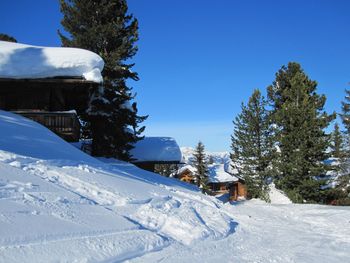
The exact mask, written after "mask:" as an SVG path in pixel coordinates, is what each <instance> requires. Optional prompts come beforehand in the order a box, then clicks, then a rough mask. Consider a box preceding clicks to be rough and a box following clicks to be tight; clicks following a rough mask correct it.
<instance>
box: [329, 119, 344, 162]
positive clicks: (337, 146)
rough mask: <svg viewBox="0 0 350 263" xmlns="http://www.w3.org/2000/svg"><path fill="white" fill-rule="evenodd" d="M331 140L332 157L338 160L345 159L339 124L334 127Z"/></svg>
mask: <svg viewBox="0 0 350 263" xmlns="http://www.w3.org/2000/svg"><path fill="white" fill-rule="evenodd" d="M331 140H332V141H331V149H332V152H331V156H332V157H334V158H337V159H342V158H343V157H344V147H343V136H342V134H341V132H340V128H339V125H338V123H336V124H335V125H334V130H333V132H332V135H331Z"/></svg>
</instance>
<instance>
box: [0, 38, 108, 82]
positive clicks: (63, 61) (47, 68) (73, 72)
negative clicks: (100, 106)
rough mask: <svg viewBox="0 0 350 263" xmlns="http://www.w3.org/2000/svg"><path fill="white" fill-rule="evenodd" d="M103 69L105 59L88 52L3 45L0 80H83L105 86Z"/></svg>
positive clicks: (14, 44)
mask: <svg viewBox="0 0 350 263" xmlns="http://www.w3.org/2000/svg"><path fill="white" fill-rule="evenodd" d="M103 67H104V62H103V59H102V58H101V57H100V56H98V55H97V54H95V53H93V52H91V51H88V50H84V49H79V48H65V47H40V46H31V45H25V44H19V43H12V42H6V41H0V78H11V79H38V78H52V77H83V78H85V79H86V80H89V81H93V82H102V80H103V79H102V75H101V71H102V70H103Z"/></svg>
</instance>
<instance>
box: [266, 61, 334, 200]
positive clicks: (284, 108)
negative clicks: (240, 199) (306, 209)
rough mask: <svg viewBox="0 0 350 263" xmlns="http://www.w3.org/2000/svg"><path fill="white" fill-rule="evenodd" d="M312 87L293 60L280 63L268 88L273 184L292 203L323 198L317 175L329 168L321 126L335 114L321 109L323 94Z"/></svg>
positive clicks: (319, 176) (324, 100)
mask: <svg viewBox="0 0 350 263" xmlns="http://www.w3.org/2000/svg"><path fill="white" fill-rule="evenodd" d="M316 87H317V83H316V81H313V80H310V79H309V77H308V76H307V75H306V74H305V73H304V71H303V70H302V68H301V66H300V65H299V64H298V63H294V62H290V63H288V66H283V67H282V68H281V69H280V70H279V71H278V72H277V74H276V80H275V81H274V82H273V84H272V85H271V86H269V87H268V97H269V100H270V102H271V105H272V107H273V115H272V116H273V122H274V123H275V125H276V128H277V129H276V131H277V137H276V138H277V142H278V146H279V148H280V153H279V154H278V159H277V162H275V170H276V171H277V172H278V176H277V181H276V185H277V186H278V187H279V188H282V189H283V190H284V191H286V193H287V194H288V195H289V197H290V198H291V199H292V200H293V201H294V202H303V201H307V202H322V201H323V191H322V189H323V188H322V185H324V184H325V180H321V179H320V178H322V176H323V175H325V174H326V172H327V170H328V169H329V167H327V165H326V164H325V160H326V159H327V158H329V154H328V153H327V151H326V150H327V148H328V147H329V144H330V136H329V135H328V134H326V133H325V131H324V129H325V128H326V127H327V126H328V125H329V123H330V122H331V121H332V120H333V119H334V118H335V114H331V115H329V114H327V113H326V112H325V111H324V105H325V102H326V97H325V96H324V95H319V94H317V92H316Z"/></svg>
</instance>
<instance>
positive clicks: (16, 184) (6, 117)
mask: <svg viewBox="0 0 350 263" xmlns="http://www.w3.org/2000/svg"><path fill="white" fill-rule="evenodd" d="M0 139H1V140H0V262H121V261H126V260H128V261H130V262H157V261H162V262H215V261H219V260H220V261H222V262H327V263H328V262H348V261H349V258H350V222H349V218H350V209H349V208H345V207H328V206H317V205H293V204H278V205H277V204H276V205H274V204H266V203H263V202H259V201H247V202H243V203H240V204H234V205H232V204H229V203H226V204H223V203H221V202H220V201H218V200H217V199H215V198H212V197H207V196H204V195H202V194H200V193H199V192H198V191H197V190H196V188H194V187H193V186H191V185H187V184H185V183H181V182H179V181H177V180H176V179H169V178H165V177H160V176H159V175H155V174H153V173H149V172H146V171H142V170H140V169H138V168H136V167H135V166H133V165H130V164H128V163H125V162H121V161H116V160H104V162H101V161H98V160H96V159H93V158H91V157H89V156H87V155H85V154H84V153H82V152H80V151H78V150H76V149H75V148H74V147H72V146H70V145H69V144H67V143H66V142H64V141H62V140H61V139H59V138H58V137H56V136H55V135H54V134H52V133H51V132H50V131H48V130H47V129H45V128H44V127H42V126H40V125H39V124H36V123H34V122H32V121H29V120H26V119H24V118H22V117H19V116H16V115H14V114H10V113H7V112H3V111H0Z"/></svg>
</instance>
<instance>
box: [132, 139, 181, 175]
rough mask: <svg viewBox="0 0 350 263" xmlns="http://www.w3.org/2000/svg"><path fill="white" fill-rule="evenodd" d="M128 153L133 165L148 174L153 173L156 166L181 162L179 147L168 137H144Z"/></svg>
mask: <svg viewBox="0 0 350 263" xmlns="http://www.w3.org/2000/svg"><path fill="white" fill-rule="evenodd" d="M130 153H131V156H132V160H131V162H132V163H133V164H135V165H136V166H138V167H140V168H141V169H144V170H147V171H150V172H155V168H156V165H161V164H169V165H171V164H180V163H181V160H182V155H181V150H180V147H179V145H178V144H177V142H176V141H175V139H174V138H170V137H145V138H144V139H143V140H140V141H138V142H137V143H136V144H135V148H133V149H132V150H131V151H130Z"/></svg>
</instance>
